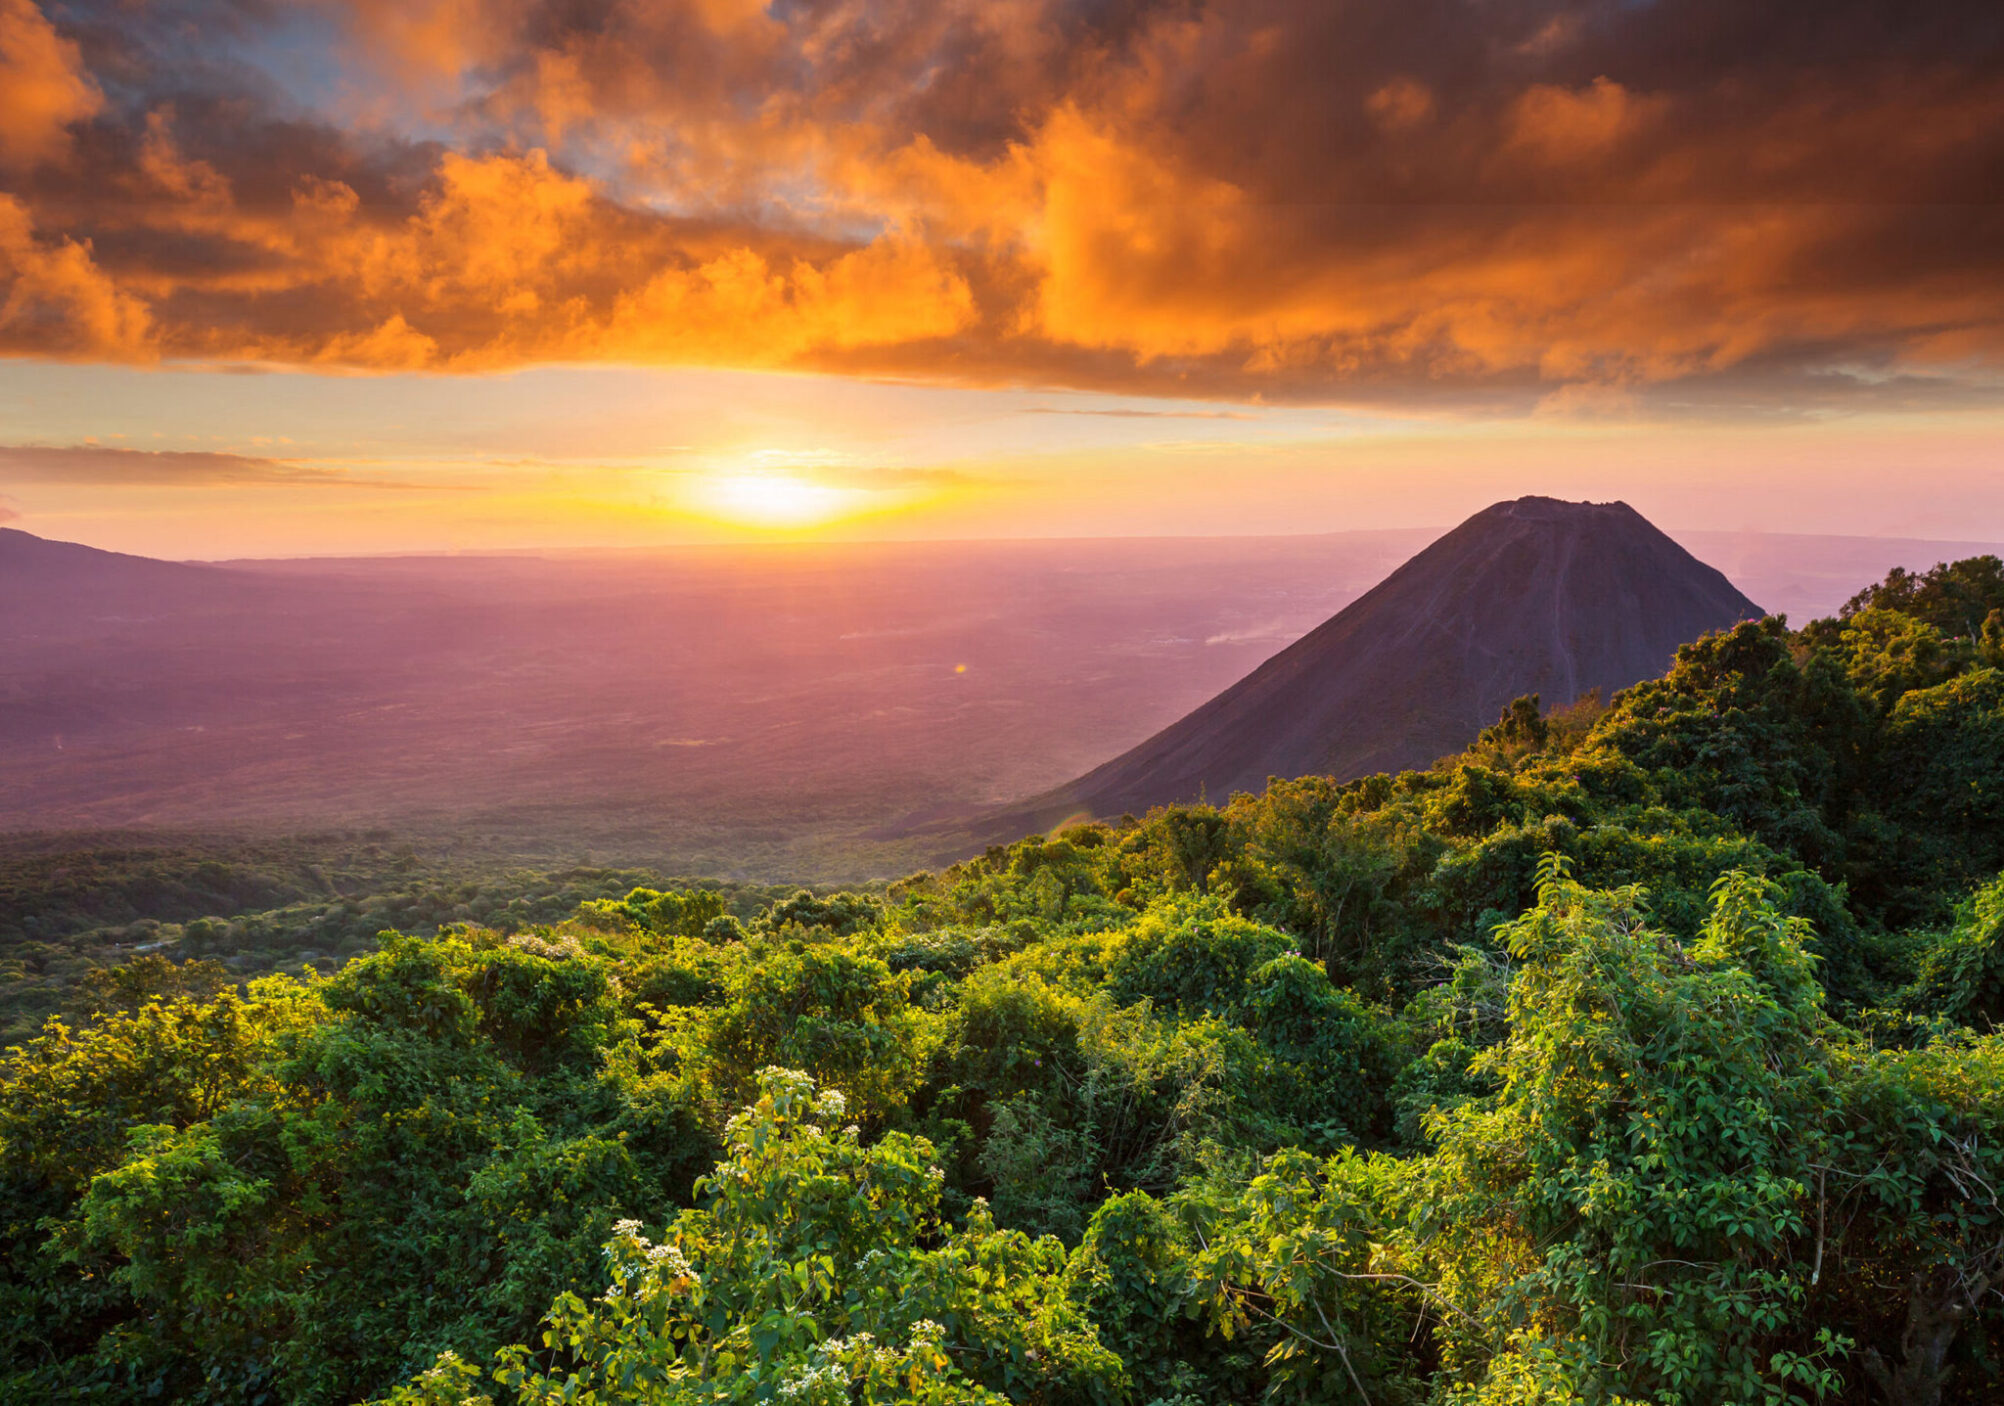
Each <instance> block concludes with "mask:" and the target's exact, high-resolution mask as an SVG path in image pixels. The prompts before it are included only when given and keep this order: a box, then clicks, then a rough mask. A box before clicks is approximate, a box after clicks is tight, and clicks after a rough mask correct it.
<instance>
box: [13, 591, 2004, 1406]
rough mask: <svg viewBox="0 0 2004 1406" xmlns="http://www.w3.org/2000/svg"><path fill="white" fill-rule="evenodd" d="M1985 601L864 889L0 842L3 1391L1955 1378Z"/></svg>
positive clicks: (1674, 1390)
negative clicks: (1393, 761) (1363, 771)
mask: <svg viewBox="0 0 2004 1406" xmlns="http://www.w3.org/2000/svg"><path fill="white" fill-rule="evenodd" d="M1999 579H2000V578H1999V576H1998V568H1997V565H1996V562H1995V561H1994V560H1990V559H1979V560H1977V561H1975V562H1970V563H1957V564H1954V565H1953V566H1943V567H1939V568H1937V569H1936V570H1935V571H1933V572H1930V573H1926V574H1924V575H1921V576H1908V575H1903V574H1899V573H1896V574H1895V575H1894V576H1893V577H1892V578H1889V579H1888V581H1887V582H1886V583H1884V584H1883V585H1882V586H1880V587H1875V588H1873V589H1872V590H1871V591H1868V592H1866V593H1864V594H1862V595H1861V596H1860V597H1859V598H1858V599H1857V600H1855V601H1854V602H1852V604H1851V605H1849V606H1847V607H1846V610H1845V612H1844V613H1843V614H1842V615H1841V616H1840V617H1839V618H1837V619H1834V620H1830V621H1818V622H1812V623H1811V624H1810V625H1808V626H1806V627H1804V628H1803V629H1801V630H1794V631H1791V630H1790V629H1789V628H1788V627H1787V625H1786V624H1785V623H1784V622H1782V621H1780V620H1766V621H1757V622H1750V623H1747V624H1743V625H1741V626H1738V627H1737V628H1735V629H1732V630H1729V631H1726V632H1723V633H1721V634H1718V635H1714V636H1711V637H1708V638H1707V639H1704V640H1701V641H1698V642H1696V643H1694V644H1692V645H1690V646H1688V647H1687V648H1685V649H1684V650H1682V651H1680V653H1679V655H1678V657H1677V659H1676V661H1675V662H1674V663H1673V664H1672V665H1671V667H1670V668H1669V669H1668V670H1667V671H1666V672H1665V674H1664V675H1663V677H1661V678H1659V679H1655V680H1651V681H1648V682H1645V683H1643V684H1640V685H1638V686H1636V687H1635V688H1632V689H1630V690H1628V691H1626V692H1625V693H1623V694H1622V695H1620V696H1618V697H1616V698H1613V699H1611V700H1607V701H1606V703H1605V704H1603V703H1602V701H1601V700H1599V699H1597V698H1589V699H1585V700H1581V701H1580V702H1578V703H1576V704H1574V705H1572V706H1570V707H1567V708H1562V709H1559V710H1556V711H1552V712H1547V711H1545V710H1544V709H1543V708H1542V707H1541V704H1540V701H1539V700H1538V699H1536V698H1527V699H1521V700H1518V701H1517V702H1515V703H1513V704H1512V705H1511V707H1510V708H1509V709H1507V710H1506V711H1505V713H1504V716H1503V718H1502V719H1501V720H1500V721H1499V722H1498V723H1497V724H1496V725H1495V726H1494V727H1492V728H1490V729H1488V730H1487V731H1485V732H1484V733H1483V734H1482V735H1481V736H1480V737H1479V738H1477V739H1476V740H1475V741H1474V742H1473V743H1472V744H1471V746H1470V748H1469V750H1468V751H1467V752H1465V753H1463V754H1460V755H1457V756H1455V757H1451V758H1446V759H1443V760H1442V761H1441V762H1440V763H1439V764H1438V765H1436V766H1435V767H1433V768H1431V769H1429V770H1426V771H1420V772H1408V773H1405V774H1402V775H1399V776H1376V777H1366V778H1362V779H1359V780H1356V781H1351V782H1342V783H1339V782H1336V781H1333V780H1329V779H1326V778H1315V777H1309V778H1301V779H1297V780H1291V781H1275V782H1273V783H1272V784H1271V785H1269V786H1268V788H1267V789H1266V790H1265V791H1264V792H1263V793H1261V794H1259V795H1247V796H1238V797H1234V798H1232V799H1231V800H1230V801H1229V802H1228V803H1227V804H1225V805H1223V806H1220V807H1213V806H1205V805H1198V806H1173V807H1166V808H1164V809H1162V810H1159V811H1157V812H1154V813H1152V814H1150V815H1148V816H1145V817H1142V818H1139V819H1135V818H1132V817H1129V818H1125V819H1123V820H1122V821H1120V822H1119V823H1117V824H1092V823H1088V824H1083V825H1078V826H1075V827H1073V828H1070V829H1068V830H1066V831H1065V832H1064V833H1063V834H1061V835H1055V836H1031V837H1027V838H1025V839H1024V840H1022V841H1019V842H1017V843H1015V844H1010V845H998V846H995V847H994V848H992V849H990V850H988V851H987V852H986V853H984V854H982V855H980V856H977V857H974V858H971V859H969V860H967V861H965V862H963V863H959V864H955V865H952V866H949V867H947V868H946V869H944V870H942V871H940V872H938V873H931V874H919V875H913V876H911V877H909V878H907V879H903V880H900V881H899V882H897V883H895V884H890V885H886V886H881V887H872V888H869V889H867V890H863V891H851V892H819V893H817V892H811V891H807V890H791V889H787V890H757V889H751V888H746V887H743V886H738V885H731V884H723V883H711V882H688V881H682V882H671V881H669V880H667V879H666V878H664V877H662V876H659V875H654V874H649V873H642V872H636V871H614V870H597V869H592V870H585V869H579V870H568V871H562V872H560V873H554V874H551V873H543V874H536V873H524V872H522V871H519V870H512V869H508V868H506V867H505V865H499V866H492V867H486V868H482V867H481V866H479V865H474V864H467V865H460V864H457V862H455V861H448V860H447V859H445V858H443V857H439V856H426V855H423V854H419V853H416V852H414V851H409V850H399V849H397V848H395V847H393V846H390V845H388V844H385V843H383V842H382V841H381V840H380V839H376V838H370V837H324V838H323V839H322V840H320V841H316V842H311V843H309V842H306V841H298V842H276V841H274V842H268V843H266V844H264V845H262V846H244V847H241V848H239V849H232V848H230V847H229V846H227V845H225V844H223V843H222V842H220V841H216V842H209V841H204V842H200V843H197V842H194V841H189V842H187V843H186V845H185V847H183V848H179V849H177V848H174V847H172V846H164V845H163V846H156V847H153V848H141V847H132V848H125V849H121V848H119V847H118V846H116V845H113V844H110V843H105V844H98V845H94V846H92V845H81V844H73V845H72V846H71V847H69V848H67V849H65V848H62V847H61V846H58V845H55V844H54V843H53V842H45V841H34V842H27V841H23V842H21V843H20V844H17V845H15V846H14V847H12V848H10V849H9V851H8V853H7V854H6V856H4V857H0V936H4V937H6V938H7V939H8V940H9V945H8V946H6V947H5V948H4V951H3V952H0V957H4V961H5V962H6V963H8V964H9V965H8V966H6V967H5V969H4V970H0V983H4V989H3V990H0V1018H4V1019H6V1020H7V1021H9V1022H10V1024H9V1027H8V1028H9V1029H10V1030H11V1031H13V1032H14V1034H13V1036H12V1038H15V1039H17V1040H19V1041H20V1042H21V1043H20V1044H19V1045H18V1046H17V1047H16V1048H14V1049H11V1050H9V1051H8V1053H7V1055H6V1057H5V1061H4V1066H0V1257H4V1260H5V1272H4V1274H0V1399H6V1400H16V1399H19V1400H79V1401H100V1402H106V1403H124V1402H139V1401H143V1400H157V1399H171V1400H181V1401H189V1402H198V1403H218V1404H220V1403H231V1406H251V1404H252V1403H258V1402H265V1401H270V1402H276V1401H285V1402H301V1403H309V1404H310V1403H337V1402H348V1401H353V1400H356V1399H359V1398H363V1397H371V1396H373V1397H379V1398H383V1397H386V1398H387V1399H389V1400H394V1401H398V1402H408V1403H419V1402H423V1403H434V1404H435V1406H442V1404H443V1403H447V1402H452V1403H460V1402H464V1401H467V1400H477V1399H481V1398H487V1399H490V1400H492V1401H495V1402H497V1403H518V1402H537V1401H543V1402H557V1401H565V1402H583V1401H624V1400H648V1401H663V1402H685V1401H686V1402H697V1401H704V1402H722V1401H758V1402H775V1403H776V1402H794V1401H822V1402H837V1401H840V1402H856V1401H868V1402H948V1401H952V1402H967V1401H973V1402H979V1401H997V1400H1010V1401H1019V1402H1027V1403H1050V1406H1058V1403H1066V1406H1069V1403H1088V1402H1089V1403H1106V1406H1113V1403H1116V1402H1120V1403H1134V1406H1194V1403H1197V1402H1205V1403H1210V1402H1224V1403H1230V1402H1238V1403H1247V1404H1248V1406H1249V1404H1250V1403H1252V1402H1255V1401H1259V1402H1274V1403H1280V1402H1295V1401H1299V1402H1345V1401H1359V1402H1364V1401H1368V1402H1370V1403H1374V1406H1399V1404H1400V1403H1412V1406H1419V1403H1430V1406H1530V1403H1534V1402H1536V1403H1547V1402H1582V1403H1585V1402H1593V1403H1607V1406H1616V1403H1621V1402H1633V1403H1641V1402H1648V1403H1651V1406H1701V1403H1713V1402H1737V1403H1759V1406H1782V1403H1800V1406H1809V1404H1810V1403H1815V1402H1843V1403H1859V1406H1862V1403H1864V1402H1867V1401H1875V1402H1887V1403H1893V1406H1973V1403H1978V1402H1984V1401H1990V1400H1996V1399H1998V1398H1999V1396H2000V1395H2004V1309H2000V1305H2004V1299H2000V1294H1999V1290H2000V1289H2004V1202H2000V1200H1999V1194H1998V1188H2000V1187H2004V1092H2000V1090H2004V1034H2000V1033H1999V1032H1998V1030H1997V1026H1998V1023H1999V1022H2000V1020H2004V994H2000V993H2004V874H2000V870H2004V799H2000V792H1999V790H1998V785H1999V778H2000V777H2004V683H2000V679H2004V674H2000V672H1999V671H2000V668H2004V614H1998V613H1997V612H2000V611H2004V588H2000V586H1999V584H1998V583H1999ZM316 846H318V848H316ZM316 855H318V856H319V857H318V858H316V857H315V856H316ZM142 949H143V950H142ZM280 965H290V966H291V967H292V968H293V970H294V971H295V972H297V973H298V974H297V975H294V976H265V975H261V974H262V973H265V972H267V971H270V970H272V969H273V968H275V967H278V966H280ZM302 968H303V970H302ZM50 1017H54V1018H50Z"/></svg>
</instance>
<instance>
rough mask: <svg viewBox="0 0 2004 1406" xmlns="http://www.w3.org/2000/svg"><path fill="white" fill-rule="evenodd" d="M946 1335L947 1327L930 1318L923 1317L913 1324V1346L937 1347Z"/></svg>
mask: <svg viewBox="0 0 2004 1406" xmlns="http://www.w3.org/2000/svg"><path fill="white" fill-rule="evenodd" d="M945 1336H946V1329H944V1328H942V1327H940V1326H939V1324H937V1323H935V1322H933V1321H932V1320H931V1319H930V1318H921V1319H919V1321H918V1322H916V1323H914V1324H912V1346H913V1347H937V1346H938V1345H939V1340H940V1339H941V1338H943V1337H945Z"/></svg>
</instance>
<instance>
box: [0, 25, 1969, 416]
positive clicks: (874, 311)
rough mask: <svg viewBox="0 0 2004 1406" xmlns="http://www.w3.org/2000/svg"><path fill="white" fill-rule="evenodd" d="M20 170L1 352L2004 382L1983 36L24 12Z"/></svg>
mask: <svg viewBox="0 0 2004 1406" xmlns="http://www.w3.org/2000/svg"><path fill="white" fill-rule="evenodd" d="M301 45H312V46H314V48H315V55H316V62H317V65H318V66H319V67H322V68H325V69H326V70H327V71H328V73H329V76H330V80H331V81H330V82H329V83H328V84H327V85H326V88H327V92H328V93H329V94H331V95H333V96H329V97H327V98H326V99H325V100H324V101H320V100H316V98H315V96H314V93H313V92H312V91H311V85H305V86H304V87H302V85H299V84H296V83H292V82H289V81H288V75H296V74H297V73H299V72H300V71H302V70H301V67H300V61H299V56H298V53H297V52H296V51H297V49H298V48H299V46H301ZM0 171H4V172H5V174H6V182H7V183H6V192H7V193H6V194H4V195H0V355H12V356H30V357H61V358H86V359H97V360H105V361H119V362H147V361H152V360H158V359H168V360H172V361H176V362H182V363H194V364H209V365H214V366H217V367H219V368H229V369H239V368H243V367H247V366H256V365H260V364H266V365H290V366H302V367H312V368H316V369H319V370H322V371H340V370H347V371H360V372H408V371H434V372H455V373H471V372H482V371H488V370H493V369H498V368H506V367H513V366H521V365H528V364H539V363H550V362H607V361H610V362H621V363H660V364H703V365H723V366H742V367H785V368H794V369H806V370H820V371H826V372H834V373H839V374H845V375H855V376H868V377H893V378H902V379H918V380H928V381H939V382H950V383H956V384H966V385H1038V386H1050V387H1067V388H1075V389H1091V390H1101V391H1117V392H1124V393H1129V394H1137V395H1150V396H1162V397H1173V398H1178V399H1193V398H1195V399H1223V398H1231V399H1248V400H1249V399H1252V398H1254V397H1260V398H1263V399H1266V400H1268V401H1272V402H1276V403H1279V402H1303V401H1310V402H1315V401H1319V402H1328V403H1347V404H1364V403H1369V404H1374V405H1393V406H1396V405H1399V404H1433V403H1439V402H1443V401H1446V402H1457V403H1463V404H1466V403H1475V402H1479V403H1482V404H1484V405H1489V404H1497V403H1501V404H1504V405H1512V406H1515V407H1517V408H1518V409H1520V410H1523V411H1525V412H1530V411H1533V410H1535V409H1538V408H1542V409H1543V410H1544V411H1545V412H1546V413H1566V412H1568V411H1569V409H1570V408H1572V407H1579V408H1581V409H1583V410H1587V411H1593V410H1596V408H1600V407H1606V406H1608V405H1609V404H1612V403H1616V402H1618V401H1620V400H1621V399H1622V398H1623V397H1635V398H1637V399H1638V400H1650V399H1651V398H1655V399H1656V400H1657V401H1660V402H1662V403H1665V404H1671V403H1679V404H1681V403H1695V402H1697V401H1702V400H1716V399H1732V398H1735V397H1738V398H1742V399H1764V400H1765V401H1766V402H1767V403H1769V404H1773V405H1784V406H1785V405H1787V404H1790V403H1791V402H1789V400H1788V396H1789V395H1790V393H1791V391H1790V388H1791V387H1796V388H1800V387H1804V386H1808V385H1811V384H1814V385H1819V386H1822V387H1824V388H1825V389H1826V390H1827V389H1828V388H1829V387H1830V386H1831V385H1833V384H1834V383H1833V382H1830V381H1829V380H1827V379H1822V380H1819V379H1818V378H1823V377H1827V375H1828V373H1829V372H1830V371H1831V369H1832V368H1841V367H1848V366H1856V365H1861V364H1870V365H1875V366H1884V367H1886V368H1887V369H1888V374H1890V375H1894V376H1899V377H1904V378H1907V379H1909V380H1925V381H1933V382H1937V383H1941V384H1943V385H1946V386H1948V387H1951V388H1953V387H1955V386H1961V385H1982V386H1986V387H1987V386H1988V385H1989V384H1990V382H1991V379H1992V378H1993V377H1994V374H1995V372H1996V370H1997V368H1998V364H1999V362H2000V360H2004V264H2000V262H1999V261H1998V259H1997V258H1996V250H1997V249H1998V248H1999V247H2001V246H2004V200H2000V199H1999V196H2000V195H2004V188H2000V186H2001V185H2004V175H2001V174H2000V173H2004V29H2000V27H1999V26H1998V25H1997V24H1996V23H1995V22H1994V13H1993V7H1992V6H1991V5H1990V4H1989V3H1987V0H1946V3H1942V4H1934V5H1928V6H1922V7H1916V6H1912V5H1910V4H1905V3H1901V0H1821V3H1816V2H1815V0H1781V3H1780V4H1778V5H1763V6H1747V5H1744V4H1743V3H1740V0H1660V2H1659V3H1656V4H1652V5H1611V4H1605V3H1600V2H1599V0H1526V3H1522V4H1513V5H1506V6H1500V7H1496V6H1492V7H1481V8H1478V9H1476V10H1469V9H1468V8H1466V7H1464V6H1449V5H1446V4H1445V3H1444V0H1441V3H1422V4H1419V5H1411V4H1391V3H1387V0H1335V3H1331V4H1328V5H1317V6H1303V5H1300V4H1298V3H1292V0H1207V2H1206V3H1191V0H1117V2H1116V3H1111V4H1108V3H1101V2H1100V0H1090V2H1089V0H1010V3H1008V4H1005V5H999V6H998V5H996V4H994V3H992V2H991V0H938V3H929V4H924V5H918V4H911V3H907V0H870V2H869V3H860V4H850V5H812V4H805V5H788V6H763V5H756V4H753V5H742V4H720V3H717V2H716V0H660V3H655V4H649V5H644V6H642V5H604V4H583V5H580V4H576V3H572V0H397V3H395V4H392V3H389V0H362V3H359V4H353V5H334V4H331V3H325V2H324V0H320V2H319V3H309V4H307V5H305V6H302V7H285V6H250V5H246V6H238V7H230V8H229V9H228V10H227V12H226V13H222V14H219V13H218V12H217V11H216V10H215V8H214V7H213V6H205V5H202V4H199V3H197V0H157V3H154V4H150V5H148V6H146V7H144V9H143V11H137V10H134V9H133V8H132V7H131V6H129V5H128V4H125V3H123V0H69V3H66V4H64V5H63V6H61V7H60V8H57V7H54V6H49V7H48V8H43V7H41V6H38V5H37V4H35V3H33V0H0ZM1574 387H1581V388H1584V389H1581V390H1573V389H1570V388H1574ZM1951 393H1952V392H1951ZM1041 413H1079V412H1071V411H1065V410H1062V409H1056V408H1053V409H1051V410H1048V411H1045V412H1041ZM1086 413H1102V414H1115V415H1120V414H1133V415H1137V416H1138V415H1141V414H1144V413H1149V412H1144V411H1139V410H1137V411H1127V412H1123V411H1101V412H1086ZM1162 413H1163V414H1164V415H1165V417H1167V416H1176V415H1182V416H1191V417H1195V416H1198V415H1200V414H1201V413H1202V412H1193V411H1171V412H1162Z"/></svg>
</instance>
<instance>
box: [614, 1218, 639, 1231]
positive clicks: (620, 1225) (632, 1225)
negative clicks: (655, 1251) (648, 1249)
mask: <svg viewBox="0 0 2004 1406" xmlns="http://www.w3.org/2000/svg"><path fill="white" fill-rule="evenodd" d="M612 1233H613V1234H614V1235H638V1234H639V1233H640V1222H639V1221H637V1220H616V1221H614V1222H613V1223H612Z"/></svg>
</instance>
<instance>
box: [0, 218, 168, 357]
mask: <svg viewBox="0 0 2004 1406" xmlns="http://www.w3.org/2000/svg"><path fill="white" fill-rule="evenodd" d="M151 333H152V327H151V319H150V317H149V315H148V313H147V309H146V305H145V304H144V303H143V302H142V301H140V300H139V299H138V298H135V297H133V296H131V295H130V294H127V293H124V292H121V291H120V290H119V288H118V286H117V285H116V284H115V283H114V282H113V281H112V279H110V278H109V277H107V276H106V274H105V273H104V271H103V270H102V269H100V268H99V267H98V266H97V264H96V263H94V262H93V261H92V258H91V249H90V246H89V245H87V244H82V243H79V242H77V241H75V240H72V239H65V238H61V237H60V236H59V237H57V238H55V239H47V238H42V237H39V236H38V235H37V233H36V231H35V228H34V223H33V218H32V216H31V215H30V213H29V211H28V208H27V207H26V206H25V205H23V204H22V203H21V201H19V200H18V199H16V198H15V197H13V196H11V195H4V194H0V351H5V352H12V353H14V354H16V355H19V354H22V353H34V354H39V355H45V356H55V357H66V358H67V357H86V358H99V359H103V360H107V361H144V360H150V359H151V358H152V356H153V355H154V350H155V344H154V342H153V339H152V336H151Z"/></svg>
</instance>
